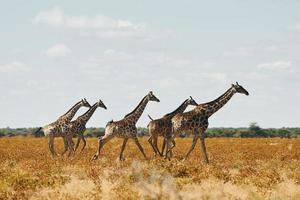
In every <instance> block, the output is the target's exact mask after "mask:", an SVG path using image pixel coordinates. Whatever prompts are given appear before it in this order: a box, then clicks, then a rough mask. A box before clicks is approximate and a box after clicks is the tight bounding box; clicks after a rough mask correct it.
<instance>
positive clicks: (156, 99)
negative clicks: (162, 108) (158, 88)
mask: <svg viewBox="0 0 300 200" xmlns="http://www.w3.org/2000/svg"><path fill="white" fill-rule="evenodd" d="M147 96H148V100H149V101H156V102H159V99H158V98H157V97H156V96H154V94H153V92H152V91H150V92H149V93H148V95H147Z"/></svg>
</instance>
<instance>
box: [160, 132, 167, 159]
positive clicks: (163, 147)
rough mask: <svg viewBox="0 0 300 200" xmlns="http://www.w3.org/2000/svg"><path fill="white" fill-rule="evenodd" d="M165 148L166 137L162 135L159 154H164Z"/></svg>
mask: <svg viewBox="0 0 300 200" xmlns="http://www.w3.org/2000/svg"><path fill="white" fill-rule="evenodd" d="M165 148H166V138H165V137H164V140H163V143H162V147H161V156H164V151H165Z"/></svg>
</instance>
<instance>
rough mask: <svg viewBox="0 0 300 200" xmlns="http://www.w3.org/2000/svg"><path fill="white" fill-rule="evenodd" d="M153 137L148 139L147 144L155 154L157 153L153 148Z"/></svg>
mask: <svg viewBox="0 0 300 200" xmlns="http://www.w3.org/2000/svg"><path fill="white" fill-rule="evenodd" d="M152 141H153V137H152V135H151V136H150V137H149V138H148V142H149V144H150V145H151V147H152V149H153V151H154V153H155V154H157V151H156V149H155V147H154V146H153V142H152Z"/></svg>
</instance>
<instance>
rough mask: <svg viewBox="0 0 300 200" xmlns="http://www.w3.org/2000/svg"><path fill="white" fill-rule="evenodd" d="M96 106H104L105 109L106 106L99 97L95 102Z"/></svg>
mask: <svg viewBox="0 0 300 200" xmlns="http://www.w3.org/2000/svg"><path fill="white" fill-rule="evenodd" d="M97 106H98V107H101V108H104V109H105V110H106V109H107V108H106V106H105V105H104V103H103V102H102V101H101V100H100V99H99V101H98V102H97Z"/></svg>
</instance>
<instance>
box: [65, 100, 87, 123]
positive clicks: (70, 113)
mask: <svg viewBox="0 0 300 200" xmlns="http://www.w3.org/2000/svg"><path fill="white" fill-rule="evenodd" d="M81 106H82V104H81V101H79V102H78V103H76V104H75V105H74V106H73V107H72V108H70V110H68V112H66V113H65V114H64V115H62V116H61V117H60V119H64V120H66V121H71V120H72V118H73V117H74V116H75V114H76V112H77V111H78V110H79V108H80V107H81Z"/></svg>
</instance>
